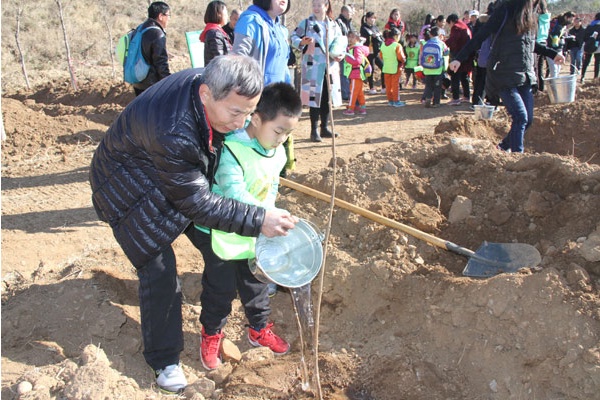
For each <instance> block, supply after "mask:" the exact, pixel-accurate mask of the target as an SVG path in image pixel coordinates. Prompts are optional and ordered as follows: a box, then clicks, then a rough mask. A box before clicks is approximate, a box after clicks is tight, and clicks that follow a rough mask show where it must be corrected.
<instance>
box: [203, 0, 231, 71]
mask: <svg viewBox="0 0 600 400" xmlns="http://www.w3.org/2000/svg"><path fill="white" fill-rule="evenodd" d="M204 23H205V24H206V26H205V27H204V30H203V31H202V33H201V34H200V41H201V42H202V43H204V65H207V64H208V63H209V62H210V61H211V60H212V59H213V58H215V57H218V56H223V55H225V54H228V53H229V52H230V51H231V48H232V44H233V42H231V40H230V38H229V35H228V34H227V32H225V30H224V29H223V26H224V25H225V24H227V5H226V4H225V3H224V2H222V1H221V0H213V1H211V2H210V3H208V5H207V6H206V12H205V13H204Z"/></svg>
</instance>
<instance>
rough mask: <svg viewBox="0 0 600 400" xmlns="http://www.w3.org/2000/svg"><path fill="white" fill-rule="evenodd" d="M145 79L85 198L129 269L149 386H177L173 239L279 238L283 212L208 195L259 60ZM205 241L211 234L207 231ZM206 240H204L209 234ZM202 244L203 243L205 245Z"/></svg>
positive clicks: (178, 325)
mask: <svg viewBox="0 0 600 400" xmlns="http://www.w3.org/2000/svg"><path fill="white" fill-rule="evenodd" d="M200 72H202V71H201V70H198V69H187V70H184V71H181V72H178V73H176V74H173V75H171V76H169V77H167V78H165V79H163V80H161V81H160V82H158V83H157V84H155V85H153V86H151V87H150V88H149V89H148V90H146V91H144V93H142V94H141V95H140V96H138V97H136V98H135V100H133V101H132V102H131V103H130V104H129V105H128V106H127V107H126V108H125V109H124V110H123V112H122V113H121V114H120V115H119V116H118V117H117V119H116V120H115V122H113V124H112V125H111V126H110V128H109V129H108V131H107V132H106V135H105V136H104V137H103V138H102V140H101V142H100V144H99V145H98V148H97V149H96V151H95V153H94V156H93V159H92V163H91V167H90V177H89V179H90V185H91V188H92V204H93V206H94V209H95V210H96V213H97V214H98V217H99V219H100V220H101V221H104V222H106V223H108V224H109V225H110V227H111V228H112V231H113V234H114V236H115V239H116V240H117V242H118V243H119V245H120V246H121V248H122V249H123V251H124V253H125V255H126V256H127V258H128V259H129V261H130V262H131V263H132V264H133V266H134V267H135V268H136V270H137V275H138V278H139V299H140V315H141V329H142V337H143V341H144V353H143V354H144V358H145V360H146V362H147V363H148V364H149V365H150V367H151V368H152V369H153V370H154V371H155V373H156V382H157V384H158V386H160V387H161V388H162V389H164V390H166V391H171V392H178V391H181V390H183V388H184V387H185V386H186V385H187V381H186V379H185V376H184V375H183V372H182V370H181V368H180V366H179V362H180V359H179V355H180V353H181V351H182V350H183V331H182V315H181V302H182V294H181V285H180V283H179V279H178V277H177V268H176V263H175V254H174V252H173V248H172V243H173V241H174V240H175V239H176V238H177V237H179V235H181V234H182V233H184V234H186V236H188V238H189V239H190V240H191V241H192V243H193V244H194V245H195V246H196V247H197V248H202V247H203V246H206V245H207V244H206V243H205V242H203V241H202V240H203V239H202V238H203V237H206V236H208V235H204V236H201V235H197V234H196V232H198V231H197V230H196V229H194V227H193V224H194V223H196V224H198V225H203V226H206V227H209V228H211V229H218V230H222V231H225V232H234V233H237V234H239V235H242V236H258V234H259V233H262V234H264V235H265V236H267V237H273V236H279V235H286V234H287V231H288V230H289V229H292V228H293V227H294V225H295V222H297V218H295V217H293V216H291V215H289V213H287V212H285V211H282V210H278V209H273V210H268V211H267V210H265V209H263V208H260V207H256V206H251V205H248V204H244V203H240V202H238V201H235V200H233V199H228V198H224V197H221V196H219V195H216V194H214V193H212V192H211V185H212V183H213V179H214V173H215V170H216V167H217V165H218V162H219V159H218V157H219V154H220V153H221V151H220V150H221V148H222V142H223V138H224V134H225V133H226V132H230V131H232V130H235V129H239V128H241V127H243V126H244V124H245V122H246V119H247V118H248V117H249V116H250V115H251V114H252V112H253V111H254V109H255V107H256V104H257V103H258V100H259V98H260V94H261V92H262V89H263V73H262V71H261V69H260V67H259V65H258V63H257V62H256V61H255V60H253V59H251V58H250V57H246V56H237V55H225V56H221V57H217V58H215V59H214V60H213V61H211V62H210V63H209V64H208V65H207V66H206V68H205V69H204V71H203V72H202V75H201V74H200ZM208 237H209V238H210V236H208ZM209 240H210V239H209ZM208 245H210V243H209V244H208Z"/></svg>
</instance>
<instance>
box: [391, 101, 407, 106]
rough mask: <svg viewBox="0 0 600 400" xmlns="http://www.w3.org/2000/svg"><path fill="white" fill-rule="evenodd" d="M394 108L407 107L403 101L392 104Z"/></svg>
mask: <svg viewBox="0 0 600 400" xmlns="http://www.w3.org/2000/svg"><path fill="white" fill-rule="evenodd" d="M392 105H393V106H394V107H404V106H405V105H406V103H405V102H403V101H395V102H394V104H392Z"/></svg>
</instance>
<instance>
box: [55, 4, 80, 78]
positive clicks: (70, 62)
mask: <svg viewBox="0 0 600 400" xmlns="http://www.w3.org/2000/svg"><path fill="white" fill-rule="evenodd" d="M56 5H57V6H58V14H59V16H60V25H61V27H62V31H63V38H64V41H65V48H66V50H67V66H68V67H69V74H70V75H71V86H73V90H77V79H76V78H75V71H73V62H72V59H71V49H70V48H69V39H68V37H67V28H66V26H65V18H64V15H63V8H62V1H61V0H56Z"/></svg>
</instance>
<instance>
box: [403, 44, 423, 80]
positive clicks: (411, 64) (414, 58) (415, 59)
mask: <svg viewBox="0 0 600 400" xmlns="http://www.w3.org/2000/svg"><path fill="white" fill-rule="evenodd" d="M406 42H407V43H406V48H405V49H404V50H405V53H406V65H405V66H404V73H405V75H406V82H404V85H405V86H408V82H410V77H411V75H412V82H413V83H412V88H413V89H416V87H417V76H416V75H415V67H416V66H417V65H419V54H420V50H421V46H420V45H419V43H418V42H417V35H415V34H414V33H409V34H408V35H407V38H406Z"/></svg>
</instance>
